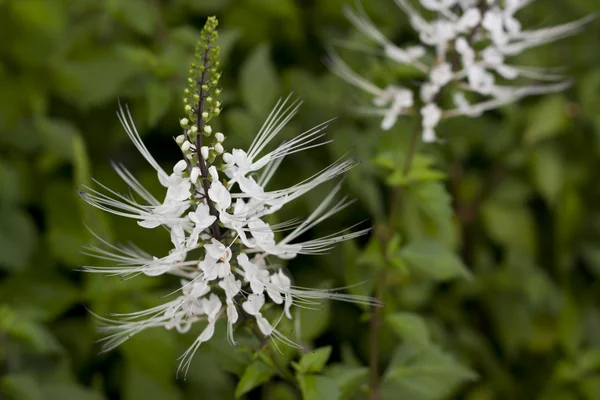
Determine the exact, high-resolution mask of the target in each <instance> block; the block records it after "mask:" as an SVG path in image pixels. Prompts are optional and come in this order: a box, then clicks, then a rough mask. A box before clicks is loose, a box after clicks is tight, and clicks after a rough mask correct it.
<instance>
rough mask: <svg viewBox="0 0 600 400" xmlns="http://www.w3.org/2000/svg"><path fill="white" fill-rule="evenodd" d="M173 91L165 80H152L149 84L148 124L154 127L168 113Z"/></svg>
mask: <svg viewBox="0 0 600 400" xmlns="http://www.w3.org/2000/svg"><path fill="white" fill-rule="evenodd" d="M172 95H173V93H172V91H171V88H170V86H169V85H168V84H167V83H165V82H154V81H153V82H151V83H150V84H149V85H148V88H147V93H146V97H147V99H148V126H149V127H150V128H152V127H154V126H155V125H156V124H157V123H158V121H160V120H161V118H162V117H163V116H164V115H165V114H166V112H167V111H168V110H169V106H170V105H171V100H172V97H173V96H172Z"/></svg>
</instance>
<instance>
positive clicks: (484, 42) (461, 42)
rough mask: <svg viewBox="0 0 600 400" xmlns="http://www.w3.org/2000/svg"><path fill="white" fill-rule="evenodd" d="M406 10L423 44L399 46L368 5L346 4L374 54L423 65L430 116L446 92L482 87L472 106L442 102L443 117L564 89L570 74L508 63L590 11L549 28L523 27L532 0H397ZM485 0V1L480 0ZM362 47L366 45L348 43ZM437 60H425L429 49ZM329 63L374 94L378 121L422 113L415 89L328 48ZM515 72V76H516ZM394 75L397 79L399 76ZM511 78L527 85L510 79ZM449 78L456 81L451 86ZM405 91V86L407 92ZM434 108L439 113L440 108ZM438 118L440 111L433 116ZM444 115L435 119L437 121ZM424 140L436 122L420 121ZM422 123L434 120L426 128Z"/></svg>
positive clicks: (386, 125)
mask: <svg viewBox="0 0 600 400" xmlns="http://www.w3.org/2000/svg"><path fill="white" fill-rule="evenodd" d="M395 2H396V3H397V4H398V5H399V6H400V8H402V10H403V11H404V12H405V13H406V14H407V15H408V16H409V19H410V24H411V26H412V28H413V29H414V30H415V31H416V32H417V33H418V35H419V40H420V43H419V44H418V45H416V46H415V45H410V46H406V47H401V46H398V45H396V44H395V43H393V42H391V41H390V40H389V39H388V38H387V37H386V36H385V35H384V34H383V33H382V32H380V31H379V29H378V28H377V27H376V26H375V24H374V23H373V22H372V21H371V20H370V19H369V17H368V16H367V15H366V13H365V11H364V10H363V9H362V7H361V6H360V3H359V4H358V5H357V10H352V9H350V8H348V7H346V8H345V9H344V14H345V15H346V17H347V18H348V19H349V20H350V22H351V23H352V24H353V25H354V26H355V27H356V28H357V29H358V30H359V31H360V32H361V33H362V34H364V35H365V36H366V37H367V38H368V39H370V40H371V41H373V42H374V44H375V46H376V47H378V49H375V50H374V51H373V53H380V54H381V53H382V54H383V55H384V56H385V57H387V58H389V59H390V60H391V61H393V62H397V63H400V64H406V65H410V66H412V67H414V68H416V69H418V70H419V71H421V72H422V73H423V74H424V75H425V78H424V80H423V82H421V84H420V85H417V86H416V87H417V88H418V90H419V97H420V99H421V101H422V102H423V103H424V105H423V107H430V111H425V115H430V116H435V115H434V114H432V113H431V110H433V108H431V106H430V103H436V106H437V107H438V108H440V109H443V108H444V107H443V106H444V105H443V104H440V102H441V101H444V99H445V98H447V97H449V96H442V94H443V92H445V91H451V93H450V94H451V95H452V97H454V92H457V91H458V92H461V91H470V92H473V93H474V94H477V97H476V98H474V100H476V101H475V102H474V103H473V104H472V105H470V106H469V107H465V106H464V103H461V104H460V106H458V107H457V108H454V109H444V112H443V113H442V115H443V117H444V118H449V117H454V116H459V115H466V116H476V115H480V114H481V113H482V112H484V111H487V110H490V109H493V108H496V107H500V106H502V105H504V104H507V103H509V102H513V101H516V100H518V99H520V98H522V97H524V96H531V95H537V94H543V93H550V92H556V91H560V90H564V89H565V88H566V87H567V86H568V81H567V80H565V79H564V77H562V76H559V75H555V74H545V73H543V72H540V71H539V70H537V69H534V68H530V67H522V66H515V65H511V60H510V58H511V57H512V56H515V55H517V54H519V53H521V52H523V51H524V50H526V49H529V48H532V47H536V46H540V45H543V44H546V43H551V42H554V41H556V40H558V39H561V38H564V37H566V36H569V35H572V34H574V33H576V32H578V31H579V30H581V28H582V26H583V25H584V24H586V23H587V22H588V21H589V20H590V19H591V18H593V17H587V18H583V19H581V20H579V21H574V22H571V23H567V24H563V25H558V26H554V27H551V28H544V29H538V30H526V29H524V28H523V27H522V26H521V23H520V22H519V21H518V20H517V18H516V16H515V14H516V12H517V11H519V10H520V9H521V8H523V7H525V6H526V5H528V4H530V3H533V2H532V1H529V0H507V1H501V2H500V1H492V0H487V1H485V2H483V1H477V0H395ZM417 3H419V4H420V6H422V7H423V8H425V9H427V10H430V11H433V13H432V14H431V13H430V14H431V15H432V17H431V19H428V18H425V17H424V16H423V15H421V14H420V13H419V12H418V11H417V7H415V5H416V4H417ZM483 3H485V4H483ZM347 47H349V48H351V49H352V48H355V49H364V45H363V44H362V43H361V45H360V46H358V45H357V46H347ZM427 54H429V55H430V57H429V58H430V59H432V60H434V61H433V62H432V64H431V65H427V64H425V61H424V60H425V59H426V58H425V55H427ZM330 59H331V62H330V67H331V70H332V71H333V72H334V73H335V74H336V75H338V76H340V77H341V78H342V79H344V80H346V81H347V82H348V83H350V84H351V85H353V86H356V87H358V88H360V89H361V90H363V91H365V92H367V93H368V94H369V95H371V96H372V97H373V104H374V106H375V107H361V108H360V109H359V110H360V112H361V113H363V114H366V115H377V116H381V117H382V122H381V128H382V129H384V130H389V129H391V128H392V127H393V126H394V125H395V124H396V122H397V120H398V118H399V117H400V116H402V115H408V114H417V115H419V114H421V115H423V112H421V110H418V109H415V107H414V105H413V103H412V99H413V97H414V94H413V93H412V90H408V89H405V88H402V89H398V88H397V87H396V86H387V87H385V88H381V87H379V86H377V85H375V84H373V83H371V82H369V81H367V80H366V79H365V78H363V77H362V76H360V75H359V74H357V73H356V72H354V71H353V70H352V69H351V68H350V67H349V66H348V65H346V64H345V63H344V62H343V61H342V60H341V59H340V57H338V56H337V55H335V53H333V52H332V53H331V57H330ZM518 78H521V79H519V80H518V81H516V80H517V79H518ZM528 79H529V80H541V81H556V82H555V83H546V84H539V83H535V82H533V83H530V84H527V83H526V82H527V80H528ZM390 81H394V83H395V82H396V78H395V77H391V79H390ZM506 81H509V82H511V81H512V83H513V84H514V83H515V81H516V83H519V84H522V86H516V85H515V86H508V85H507V84H506ZM451 83H454V84H452V85H451ZM407 92H408V93H407ZM436 114H437V113H436ZM434 119H435V118H434ZM438 122H439V121H436V123H435V124H433V125H437V124H438ZM422 125H423V127H424V129H427V130H426V131H425V130H424V131H423V132H422V137H423V140H425V141H434V140H435V131H434V130H433V127H431V125H432V124H431V123H422ZM425 126H430V127H429V128H425Z"/></svg>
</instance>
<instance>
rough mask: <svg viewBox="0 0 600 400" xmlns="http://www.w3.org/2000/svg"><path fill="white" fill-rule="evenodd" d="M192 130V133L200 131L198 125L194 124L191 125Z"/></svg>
mask: <svg viewBox="0 0 600 400" xmlns="http://www.w3.org/2000/svg"><path fill="white" fill-rule="evenodd" d="M190 132H191V133H196V132H198V127H197V126H196V125H192V126H191V127H190Z"/></svg>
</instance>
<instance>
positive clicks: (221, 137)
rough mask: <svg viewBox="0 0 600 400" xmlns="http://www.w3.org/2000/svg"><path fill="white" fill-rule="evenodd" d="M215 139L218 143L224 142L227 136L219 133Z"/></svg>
mask: <svg viewBox="0 0 600 400" xmlns="http://www.w3.org/2000/svg"><path fill="white" fill-rule="evenodd" d="M215 139H217V142H222V141H223V140H225V135H223V134H222V133H221V132H217V133H215Z"/></svg>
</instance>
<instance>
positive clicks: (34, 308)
mask: <svg viewBox="0 0 600 400" xmlns="http://www.w3.org/2000/svg"><path fill="white" fill-rule="evenodd" d="M79 298H80V297H79V290H78V289H77V288H76V287H75V286H74V285H73V284H72V283H70V282H69V281H68V280H66V279H64V278H62V277H60V276H59V275H51V274H49V273H48V272H46V271H44V272H43V273H42V272H37V271H36V272H34V273H32V272H29V271H28V272H24V273H20V274H16V275H13V276H11V277H10V278H8V279H4V280H3V281H2V282H0V301H2V302H7V303H10V304H11V305H13V306H14V307H16V308H18V309H19V313H20V315H21V316H23V317H32V318H35V319H37V320H41V321H49V320H52V319H54V318H56V317H58V316H59V315H60V314H61V313H63V312H64V311H65V310H67V309H68V308H69V307H71V306H72V305H73V304H74V303H75V302H76V301H77V300H78V299H79Z"/></svg>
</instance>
